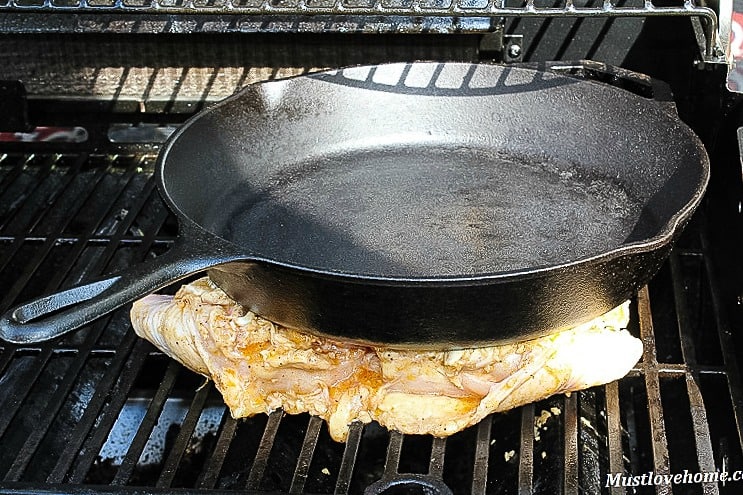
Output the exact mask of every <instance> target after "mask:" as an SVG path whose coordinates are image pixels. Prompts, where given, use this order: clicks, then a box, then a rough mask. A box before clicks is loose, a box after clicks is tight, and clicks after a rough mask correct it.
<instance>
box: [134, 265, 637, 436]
mask: <svg viewBox="0 0 743 495" xmlns="http://www.w3.org/2000/svg"><path fill="white" fill-rule="evenodd" d="M628 305H629V303H625V304H623V305H621V306H619V307H617V308H615V309H613V310H612V311H610V312H608V313H606V314H605V315H603V316H601V317H599V318H597V319H595V320H593V321H591V322H589V323H586V324H584V325H581V326H578V327H576V328H573V329H571V330H566V331H564V332H561V333H558V334H556V335H550V336H547V337H542V338H538V339H534V340H531V341H527V342H521V343H517V344H506V345H498V346H492V347H480V348H476V349H465V350H457V351H446V352H421V351H411V350H391V349H385V348H379V347H371V346H362V345H356V344H352V343H347V342H342V341H339V340H334V339H330V338H324V337H317V336H314V335H309V334H305V333H301V332H298V331H295V330H291V329H288V328H285V327H282V326H280V325H276V324H274V323H272V322H270V321H268V320H265V319H263V318H261V317H259V316H257V315H255V314H253V313H251V312H244V311H243V309H242V307H241V306H239V305H238V304H237V303H235V302H234V301H233V300H232V299H230V298H229V297H228V296H227V295H226V294H225V293H224V292H223V291H221V290H220V289H219V288H217V287H216V286H214V285H213V284H212V283H211V282H210V281H209V279H208V278H202V279H200V280H197V281H195V282H193V283H191V284H187V285H184V286H183V287H181V289H180V290H179V291H178V292H177V294H176V295H175V296H163V295H150V296H147V297H144V298H142V299H140V300H139V301H137V302H135V303H134V305H133V307H132V311H131V317H132V323H133V326H134V329H135V331H136V332H137V334H138V335H139V336H141V337H143V338H145V339H147V340H149V341H150V342H152V343H153V344H154V345H155V346H157V347H158V348H159V349H160V350H162V351H163V352H164V353H166V354H168V355H169V356H171V357H173V358H174V359H176V360H178V361H179V362H181V363H182V364H183V365H184V366H186V367H188V368H190V369H192V370H193V371H195V372H197V373H201V374H202V375H204V376H206V377H208V378H211V379H212V380H214V383H215V385H216V387H217V389H218V390H219V391H220V392H221V393H222V396H223V397H224V401H225V403H226V404H227V406H228V407H229V408H230V411H231V413H232V416H233V417H235V418H241V417H247V416H252V415H255V414H258V413H270V412H271V411H273V410H276V409H279V408H283V409H284V410H285V411H286V412H287V413H290V414H293V413H302V412H309V413H310V414H313V415H316V416H319V417H321V418H323V419H324V420H325V421H327V422H328V427H329V432H330V435H331V437H332V438H334V439H335V440H338V441H344V440H345V439H346V436H347V435H348V428H349V425H350V424H351V423H352V422H354V421H361V422H364V423H368V422H370V421H377V422H379V423H380V424H382V425H384V426H386V427H388V428H391V429H395V430H398V431H401V432H403V433H410V434H431V435H436V436H447V435H451V434H453V433H456V432H457V431H460V430H462V429H464V428H466V427H468V426H470V425H473V424H475V423H477V422H479V421H480V420H481V419H483V418H484V417H486V416H487V415H489V414H491V413H493V412H497V411H504V410H508V409H512V408H514V407H517V406H520V405H523V404H526V403H529V402H534V401H538V400H541V399H543V398H546V397H548V396H550V395H553V394H557V393H562V392H569V391H576V390H581V389H585V388H588V387H591V386H594V385H599V384H603V383H608V382H610V381H613V380H616V379H618V378H621V377H622V376H624V375H625V374H626V373H627V372H628V371H629V370H630V369H631V368H632V366H633V365H634V364H635V363H636V362H637V361H638V359H639V358H640V355H641V354H642V343H641V341H640V340H639V339H637V338H635V337H633V336H631V335H630V334H629V333H628V332H627V331H626V330H624V327H625V326H626V324H627V321H628V320H629V312H628Z"/></svg>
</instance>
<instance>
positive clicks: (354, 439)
mask: <svg viewBox="0 0 743 495" xmlns="http://www.w3.org/2000/svg"><path fill="white" fill-rule="evenodd" d="M363 432H364V425H363V424H362V423H360V422H358V421H357V422H354V423H351V427H350V428H349V430H348V438H347V439H346V447H345V449H344V450H343V458H342V459H341V467H340V468H339V469H338V480H337V481H336V482H335V494H336V495H343V494H347V493H348V490H349V488H350V487H351V478H352V477H353V468H354V465H355V464H356V456H357V455H358V453H359V446H360V444H361V434H362V433H363Z"/></svg>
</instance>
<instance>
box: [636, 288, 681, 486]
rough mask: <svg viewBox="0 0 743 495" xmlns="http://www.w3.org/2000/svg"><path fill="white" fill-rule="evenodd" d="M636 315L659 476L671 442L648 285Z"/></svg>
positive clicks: (666, 462)
mask: <svg viewBox="0 0 743 495" xmlns="http://www.w3.org/2000/svg"><path fill="white" fill-rule="evenodd" d="M637 312H638V315H639V317H640V336H641V338H642V345H643V354H642V363H643V367H644V369H645V388H646V390H647V398H648V412H649V413H650V432H651V438H652V448H653V464H654V469H655V473H656V474H669V469H670V463H669V457H668V442H667V440H666V426H665V422H664V421H663V405H662V404H661V402H660V382H659V379H658V368H657V364H658V362H657V360H656V354H655V333H654V331H653V317H652V313H651V311H650V297H649V295H648V288H647V286H645V287H643V288H642V289H640V292H639V293H638V295H637ZM655 488H656V493H658V494H666V493H672V490H671V486H670V485H657V486H656V487H655Z"/></svg>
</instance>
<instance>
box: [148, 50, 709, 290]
mask: <svg viewBox="0 0 743 495" xmlns="http://www.w3.org/2000/svg"><path fill="white" fill-rule="evenodd" d="M415 64H446V65H453V66H490V67H497V68H508V69H509V70H515V71H522V72H529V73H533V74H547V75H549V77H551V78H555V79H563V80H566V81H570V82H571V83H572V84H592V85H598V86H601V87H604V88H606V89H607V90H611V91H616V92H621V93H622V94H623V95H624V96H625V97H626V98H630V99H636V100H638V101H642V102H644V104H646V105H648V106H649V107H651V108H653V109H654V111H657V112H658V114H659V115H664V116H666V117H667V118H670V119H672V120H674V121H675V123H676V124H677V125H678V127H679V129H678V131H677V133H679V134H681V135H683V134H686V135H687V136H686V137H687V138H688V139H690V141H691V142H692V144H693V145H694V148H695V149H696V150H697V151H699V158H700V160H699V163H698V164H699V166H700V174H699V175H700V179H701V180H700V182H698V183H697V184H696V185H695V188H694V194H693V195H691V197H690V198H689V200H688V201H687V202H686V204H685V205H684V206H683V207H682V208H680V209H679V210H678V211H677V212H676V213H675V214H674V215H672V216H671V217H670V218H669V219H668V221H667V222H665V223H664V224H663V226H662V227H661V228H659V229H657V230H658V233H657V234H656V235H654V236H651V237H648V238H647V239H644V240H638V241H633V242H630V243H626V244H621V245H620V246H617V247H615V248H613V249H610V250H608V251H604V252H600V253H597V254H594V255H589V256H583V257H580V258H576V259H574V260H570V261H566V262H563V263H554V264H549V265H539V266H534V267H526V268H519V269H515V270H506V271H499V272H487V273H481V274H469V275H439V276H422V277H411V276H383V275H373V274H364V273H353V272H343V271H333V270H328V269H321V268H314V267H310V266H306V265H300V264H294V263H289V262H286V261H282V260H278V259H274V258H270V257H267V256H263V255H255V254H250V253H248V252H246V250H245V249H244V248H243V247H242V246H240V245H238V244H236V243H234V242H232V241H230V240H228V239H225V238H224V237H222V236H220V235H217V234H215V233H213V232H211V231H210V230H207V229H206V228H204V227H203V226H202V225H200V224H199V223H198V222H196V221H194V220H193V219H192V218H191V217H189V216H188V215H186V214H185V213H184V212H183V211H182V210H181V208H180V207H179V206H178V205H177V204H176V202H175V201H174V200H173V198H172V197H171V196H170V194H169V193H168V190H167V187H166V184H165V180H164V177H163V170H164V167H165V164H166V162H167V159H168V154H169V152H170V151H171V149H172V148H173V147H174V146H175V144H176V143H177V142H178V141H179V139H180V137H181V135H182V134H184V133H185V132H186V131H188V129H189V128H190V127H191V126H192V125H194V124H196V123H197V122H198V121H200V120H201V119H202V118H204V117H205V116H207V115H209V114H211V113H213V112H216V111H218V110H219V109H220V108H222V107H223V106H227V105H229V104H231V103H232V102H233V101H235V100H239V99H241V98H243V97H244V96H245V94H246V93H248V92H249V91H251V90H253V89H254V88H255V87H258V86H268V85H272V84H285V83H286V82H287V81H291V80H294V79H302V78H312V77H314V78H316V77H318V76H322V75H325V74H331V73H337V72H340V71H343V70H346V69H359V68H369V69H373V68H378V67H384V66H393V65H415ZM710 173H711V170H710V159H709V155H708V154H707V151H706V148H705V147H704V145H703V143H702V142H701V140H700V139H699V137H698V136H697V135H696V133H695V132H694V131H693V130H692V129H691V128H690V127H689V126H688V125H687V124H686V123H685V122H684V121H682V120H681V118H680V117H679V116H678V114H677V113H676V112H672V111H669V109H668V107H667V106H666V105H664V104H663V103H661V102H658V101H656V100H653V99H651V98H645V97H642V96H638V95H636V94H634V93H632V92H630V91H627V90H623V89H621V88H617V87H615V86H611V85H609V84H606V83H603V82H600V81H594V80H589V79H578V78H575V77H571V76H568V75H564V74H559V73H556V72H552V71H549V70H540V69H534V68H529V67H518V66H507V65H505V64H499V63H494V62H451V61H443V62H442V61H430V60H415V61H412V62H387V63H381V64H358V65H349V66H343V67H338V68H332V69H327V70H323V71H318V72H313V73H309V74H298V75H294V76H289V77H285V78H281V79H275V80H267V81H259V82H256V83H253V84H248V85H246V86H244V87H243V88H240V89H239V90H237V91H236V92H235V93H234V94H232V95H230V96H228V97H226V98H224V99H222V100H220V101H218V102H216V103H214V104H213V105H211V106H210V107H208V108H206V109H204V110H202V111H200V112H198V113H196V114H195V115H193V116H192V117H190V118H188V119H187V120H186V121H185V122H184V123H183V124H182V125H181V126H180V127H179V128H178V129H176V131H175V132H173V133H172V134H171V135H170V136H169V137H168V139H167V140H166V141H165V143H164V144H163V147H162V149H161V151H160V153H158V155H157V160H156V169H155V176H156V183H157V188H158V191H159V193H160V195H161V196H162V198H163V199H164V200H165V202H166V204H167V206H168V208H170V210H171V211H173V212H174V213H175V214H176V215H177V217H178V222H179V237H180V236H181V234H183V231H184V230H187V231H194V230H198V231H200V232H202V233H204V234H206V235H207V236H210V237H212V238H214V239H218V240H219V241H220V242H222V243H226V245H228V246H230V247H231V248H232V250H234V251H236V252H239V253H241V254H242V256H241V257H236V259H235V260H234V261H238V262H239V261H246V262H261V263H266V264H269V265H272V266H276V267H281V268H283V269H288V270H291V271H295V272H297V271H298V272H302V273H304V274H307V275H311V276H314V277H322V278H326V279H332V280H336V281H342V282H347V283H358V284H365V283H373V284H375V285H394V286H441V287H444V286H459V285H474V284H476V285H488V284H493V283H505V282H507V281H511V280H517V279H526V278H537V277H540V276H543V275H545V274H551V273H554V272H556V271H562V270H568V269H570V268H574V267H577V266H582V265H594V264H602V263H607V262H609V261H611V260H614V259H617V258H623V257H627V256H630V255H633V254H642V253H650V252H653V251H656V250H659V249H661V248H663V247H665V246H667V245H668V244H670V243H672V242H673V241H674V240H675V237H677V236H678V235H679V234H680V233H681V231H682V230H683V228H684V226H685V224H686V223H687V222H688V221H689V219H690V218H691V216H692V215H693V213H694V211H695V210H696V209H697V207H698V206H699V205H700V203H701V201H702V199H703V197H704V194H705V191H706V189H707V186H708V184H709V180H710ZM184 227H185V229H184ZM184 238H185V239H186V241H187V242H188V236H184Z"/></svg>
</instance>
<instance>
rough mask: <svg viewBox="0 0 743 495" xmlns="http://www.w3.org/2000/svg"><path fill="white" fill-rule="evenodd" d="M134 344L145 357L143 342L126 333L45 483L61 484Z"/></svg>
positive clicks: (139, 353)
mask: <svg viewBox="0 0 743 495" xmlns="http://www.w3.org/2000/svg"><path fill="white" fill-rule="evenodd" d="M135 343H136V344H138V345H137V347H136V351H137V356H139V355H142V356H144V355H145V352H144V350H146V347H145V345H144V344H143V341H138V340H137V337H136V336H135V335H134V332H128V333H127V334H126V335H125V336H124V339H123V340H122V342H121V344H119V350H118V352H117V353H116V356H115V357H114V359H113V360H112V361H111V364H110V365H109V368H108V370H107V372H106V374H105V375H103V377H102V378H101V380H100V381H99V382H98V387H97V389H96V393H95V395H94V396H93V398H92V399H91V400H90V402H89V403H88V405H87V407H86V408H85V412H84V413H83V415H82V417H81V418H80V421H79V422H78V423H77V427H76V428H75V430H74V431H73V432H72V434H71V435H70V439H69V443H68V444H67V447H66V448H65V449H64V451H63V452H62V453H61V455H60V456H59V459H58V461H57V464H56V465H55V466H54V469H53V470H52V472H51V473H50V474H49V476H48V477H47V483H61V482H62V481H63V480H64V477H65V475H66V474H67V471H68V470H69V469H70V466H71V465H72V463H73V461H74V460H75V458H76V456H77V454H78V453H79V452H80V450H81V449H80V447H81V446H82V444H83V442H84V441H85V438H86V437H87V435H88V432H89V431H90V429H91V428H92V427H93V424H94V423H95V421H96V419H97V417H98V412H99V411H100V409H101V408H102V407H103V405H104V403H105V402H106V400H107V399H108V398H109V396H110V395H111V389H112V387H113V385H114V383H115V381H116V379H117V378H119V375H120V374H121V370H122V368H124V366H125V365H126V364H127V362H128V361H127V360H128V358H129V354H130V353H131V352H132V348H133V347H135Z"/></svg>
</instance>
